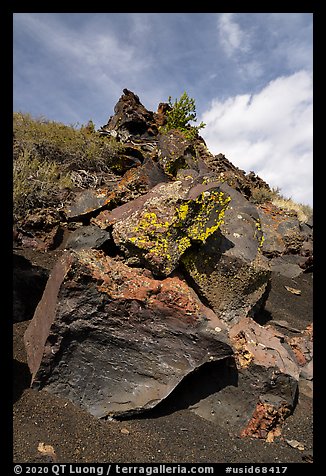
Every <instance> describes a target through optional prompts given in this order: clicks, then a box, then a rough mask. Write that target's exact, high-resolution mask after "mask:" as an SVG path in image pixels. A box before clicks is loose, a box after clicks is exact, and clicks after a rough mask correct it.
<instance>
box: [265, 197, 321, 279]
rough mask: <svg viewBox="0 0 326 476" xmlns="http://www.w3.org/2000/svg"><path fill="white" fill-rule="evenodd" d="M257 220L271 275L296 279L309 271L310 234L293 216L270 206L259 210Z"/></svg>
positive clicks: (310, 227) (309, 230) (311, 248)
mask: <svg viewBox="0 0 326 476" xmlns="http://www.w3.org/2000/svg"><path fill="white" fill-rule="evenodd" d="M258 210H259V217H260V221H261V228H262V230H263V233H264V243H263V245H262V252H263V254H264V255H265V256H267V257H269V258H270V263H271V268H272V270H273V271H275V272H278V273H280V274H283V275H284V276H287V277H292V278H294V277H296V276H298V275H299V274H301V273H302V272H303V271H304V270H309V269H311V267H312V261H313V232H312V223H311V226H310V225H308V224H306V223H300V222H299V220H298V218H297V217H296V216H294V215H293V214H292V215H291V214H285V213H284V212H283V213H282V212H281V210H280V209H278V208H277V207H276V206H273V205H272V204H266V205H264V206H260V207H259V208H258Z"/></svg>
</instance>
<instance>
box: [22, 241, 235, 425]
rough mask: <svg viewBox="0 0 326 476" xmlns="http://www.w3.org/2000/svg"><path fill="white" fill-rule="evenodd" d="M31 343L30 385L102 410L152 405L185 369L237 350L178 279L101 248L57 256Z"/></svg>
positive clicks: (111, 412)
mask: <svg viewBox="0 0 326 476" xmlns="http://www.w3.org/2000/svg"><path fill="white" fill-rule="evenodd" d="M25 345H26V350H27V356H28V364H29V367H30V370H31V373H32V384H33V386H36V387H39V388H44V389H45V390H47V391H49V392H52V393H54V394H56V395H59V396H63V397H66V398H68V399H70V400H72V401H73V402H74V403H76V404H78V405H80V406H82V407H83V408H85V409H87V410H88V411H89V412H90V413H92V414H93V415H95V416H97V417H105V416H107V415H127V414H132V413H137V412H140V411H144V410H145V409H148V408H152V407H154V406H155V405H156V404H157V403H158V402H160V401H161V400H162V399H164V398H165V397H166V396H167V395H168V394H169V393H170V392H171V391H172V390H173V389H174V388H175V386H176V385H177V384H178V383H179V382H180V381H181V380H182V379H183V378H184V376H185V375H187V374H188V373H189V372H192V371H193V370H194V369H196V368H198V367H199V366H201V365H202V364H204V363H205V362H212V361H217V360H220V359H225V358H227V357H228V356H230V355H231V354H232V349H231V348H230V346H229V344H228V338H227V333H226V329H225V326H224V324H223V323H222V322H221V321H220V320H219V319H218V318H217V316H216V315H215V314H214V313H213V312H212V311H211V310H210V309H208V308H206V307H205V306H204V305H203V304H202V303H201V302H200V300H199V299H198V298H197V296H196V294H195V293H194V292H193V290H192V289H191V288H189V287H188V286H187V284H186V283H185V282H184V281H183V280H182V279H180V278H179V277H178V276H174V277H170V278H167V279H164V280H162V281H160V280H157V279H154V278H153V277H152V275H151V273H150V272H149V271H145V270H142V269H137V268H129V267H128V266H126V265H125V264H123V263H122V262H121V261H117V260H114V259H112V258H110V257H107V256H105V255H104V253H102V252H100V251H95V250H87V251H86V250H84V251H79V252H66V253H65V254H64V255H63V256H62V258H61V259H60V260H59V262H58V263H57V265H56V266H55V268H54V270H53V272H52V273H51V276H50V278H49V281H48V283H47V286H46V289H45V292H44V295H43V298H42V300H41V302H40V304H39V306H38V307H37V310H36V312H35V315H34V318H33V320H32V321H31V323H30V325H29V327H28V329H27V331H26V333H25Z"/></svg>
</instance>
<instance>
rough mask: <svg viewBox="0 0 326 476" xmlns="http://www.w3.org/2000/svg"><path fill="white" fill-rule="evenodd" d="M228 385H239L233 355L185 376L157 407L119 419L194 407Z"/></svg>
mask: <svg viewBox="0 0 326 476" xmlns="http://www.w3.org/2000/svg"><path fill="white" fill-rule="evenodd" d="M228 386H233V387H237V386H238V371H237V369H236V366H235V363H234V358H233V357H229V358H226V359H222V360H220V361H217V362H207V363H205V364H203V365H201V366H200V367H199V368H197V369H195V370H194V371H192V372H191V373H189V374H188V375H187V376H186V377H184V379H183V380H182V381H181V382H180V383H179V384H178V385H177V386H176V388H175V389H174V390H173V391H172V392H171V393H170V394H169V395H168V396H167V397H166V398H165V399H164V400H163V401H162V402H160V403H159V404H158V405H156V407H154V408H153V409H150V410H147V411H145V412H144V413H142V414H139V415H137V416H133V417H127V418H119V420H120V419H121V420H127V419H144V418H146V419H151V418H160V417H162V416H166V415H170V414H172V413H174V412H177V411H179V410H185V409H187V408H189V407H192V406H193V405H195V404H197V403H198V402H200V401H201V400H203V399H205V398H207V397H208V396H210V395H212V394H215V393H217V392H219V391H220V390H222V389H223V388H225V387H228Z"/></svg>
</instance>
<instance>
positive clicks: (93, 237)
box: [66, 225, 111, 250]
mask: <svg viewBox="0 0 326 476" xmlns="http://www.w3.org/2000/svg"><path fill="white" fill-rule="evenodd" d="M110 239H111V235H110V233H108V232H107V231H105V230H102V229H101V228H99V227H98V226H92V225H90V226H82V227H81V228H77V230H75V231H73V232H72V233H71V234H70V235H69V238H68V240H67V242H66V248H67V249H74V250H78V249H85V248H94V249H98V248H100V247H101V246H102V245H103V244H104V243H106V242H107V241H108V240H110Z"/></svg>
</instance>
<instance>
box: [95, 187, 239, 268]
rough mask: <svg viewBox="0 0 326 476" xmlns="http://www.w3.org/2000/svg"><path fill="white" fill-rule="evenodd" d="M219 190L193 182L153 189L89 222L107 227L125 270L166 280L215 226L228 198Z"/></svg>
mask: <svg viewBox="0 0 326 476" xmlns="http://www.w3.org/2000/svg"><path fill="white" fill-rule="evenodd" d="M219 186H220V184H219V183H217V182H212V183H209V184H202V183H200V180H199V179H198V181H197V182H196V181H193V180H192V179H190V180H183V181H181V180H177V181H174V182H170V183H162V184H158V185H157V186H155V187H154V188H153V189H152V190H151V191H150V192H149V193H147V194H145V195H143V196H141V197H139V198H137V199H135V200H133V201H131V202H128V203H126V204H124V205H122V206H120V207H117V208H115V209H114V210H112V211H111V212H109V211H104V212H103V213H101V214H100V215H99V216H98V217H97V218H96V219H94V220H93V222H94V223H95V224H97V225H98V226H100V227H102V228H109V227H112V236H113V239H114V241H115V243H116V245H117V246H118V247H119V248H121V249H122V250H123V252H124V253H125V255H126V256H127V257H128V258H129V264H131V263H132V264H137V265H142V266H145V267H148V268H149V269H151V270H152V271H153V272H154V273H155V274H157V275H161V276H167V275H169V274H170V273H171V272H172V271H173V270H174V269H175V268H176V267H177V266H178V263H179V260H180V257H181V256H182V255H183V253H184V252H185V251H186V250H187V249H188V248H189V247H190V246H191V245H192V243H199V244H201V243H205V242H206V240H207V239H208V237H209V236H210V235H212V234H213V233H214V232H215V231H216V230H217V229H218V228H219V226H220V225H221V223H222V221H223V216H224V213H225V210H226V209H227V207H228V205H229V202H230V196H229V195H228V193H227V192H224V191H222V190H221V189H220V187H219Z"/></svg>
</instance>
